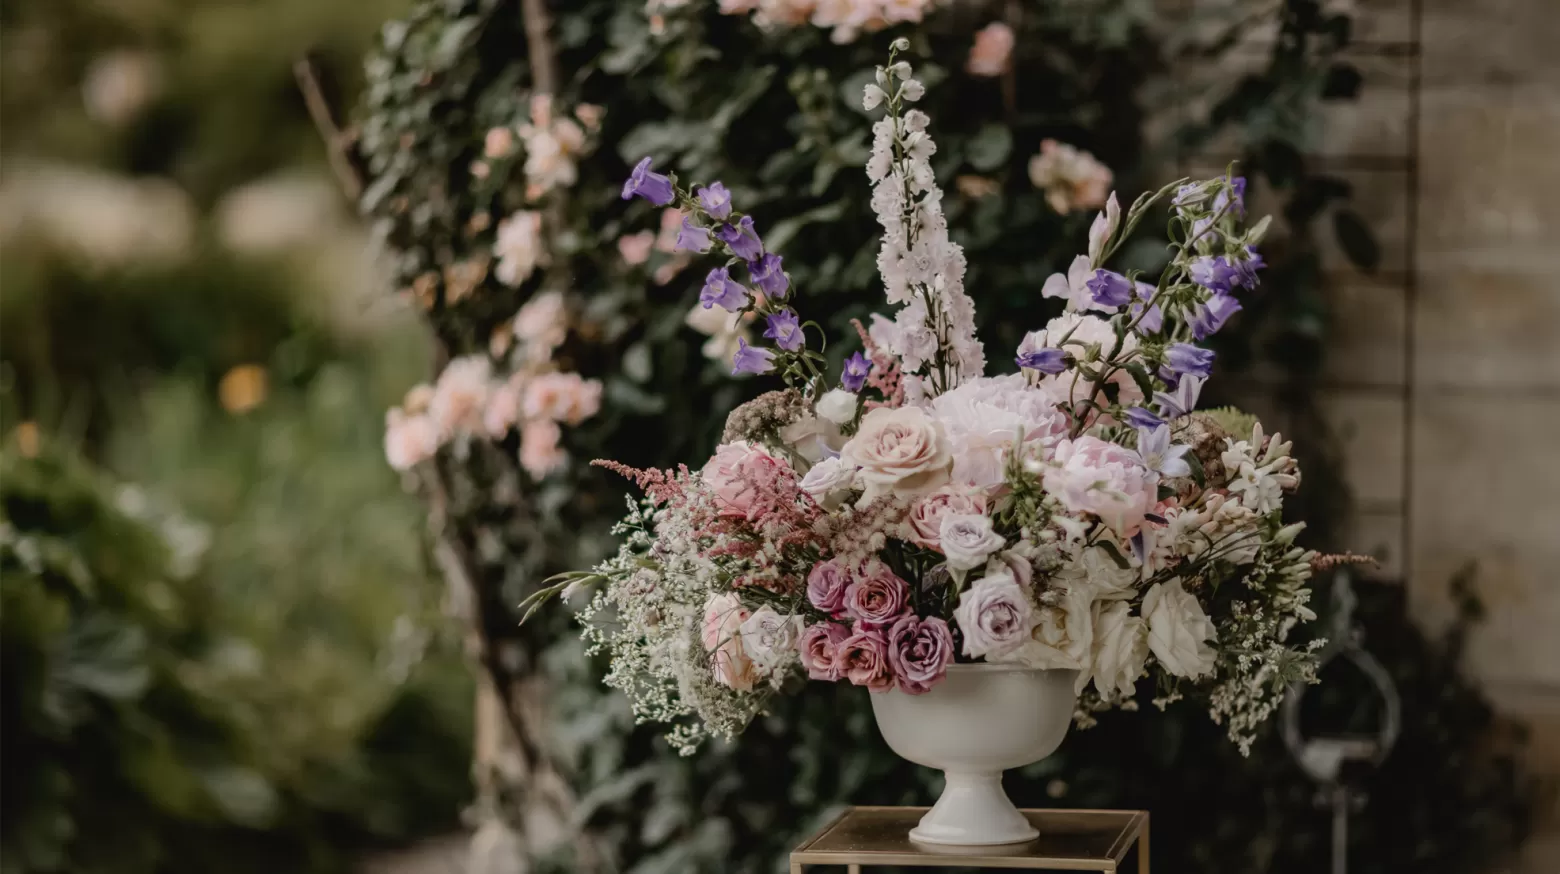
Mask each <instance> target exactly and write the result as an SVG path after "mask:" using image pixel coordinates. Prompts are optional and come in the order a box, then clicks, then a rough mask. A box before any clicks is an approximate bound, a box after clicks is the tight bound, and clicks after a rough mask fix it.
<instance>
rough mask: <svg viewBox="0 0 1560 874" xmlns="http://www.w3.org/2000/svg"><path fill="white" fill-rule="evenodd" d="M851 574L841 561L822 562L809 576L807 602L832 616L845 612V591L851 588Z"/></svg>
mask: <svg viewBox="0 0 1560 874" xmlns="http://www.w3.org/2000/svg"><path fill="white" fill-rule="evenodd" d="M850 583H851V573H850V571H849V570H847V569H846V568H845V567H844V566H842V565H841V564H840V562H839V559H829V560H828V561H820V562H818V563H817V564H815V565H813V569H812V572H810V573H809V574H807V600H808V601H809V602H811V604H812V605H813V606H814V607H817V608H818V609H819V610H822V611H823V612H825V613H828V614H830V615H831V616H838V615H840V614H841V613H842V612H843V611H844V610H845V591H846V589H848V588H850Z"/></svg>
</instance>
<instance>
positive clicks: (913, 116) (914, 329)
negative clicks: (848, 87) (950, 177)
mask: <svg viewBox="0 0 1560 874" xmlns="http://www.w3.org/2000/svg"><path fill="white" fill-rule="evenodd" d="M907 47H908V44H907V43H906V42H905V41H904V40H896V41H895V42H894V45H893V48H892V50H891V51H890V53H889V58H888V60H889V63H888V66H886V67H878V69H877V81H876V82H874V83H872V84H869V85H867V87H866V91H865V94H864V95H863V99H862V104H863V106H865V107H866V109H867V110H868V111H871V110H873V109H876V108H877V107H879V106H885V107H886V108H887V113H886V114H885V115H884V116H883V117H882V118H880V119H878V120H877V122H876V123H875V124H873V125H872V157H871V160H869V161H868V162H867V176H868V178H870V179H871V180H872V183H873V190H872V211H873V212H874V213H876V214H877V219H878V223H879V224H880V225H882V226H883V245H882V248H881V249H880V250H879V252H878V262H877V263H878V272H879V273H880V274H881V275H882V277H883V288H884V291H885V293H886V295H887V298H888V302H889V303H891V304H898V305H900V306H901V309H900V310H899V312H898V314H897V315H896V317H895V319H894V322H893V324H892V326H888V325H880V328H881V330H879V331H878V332H876V333H877V334H878V336H879V337H880V338H881V339H882V340H884V341H885V342H886V343H887V345H888V346H889V348H890V351H892V352H893V353H894V355H896V356H897V357H898V358H899V359H900V362H901V368H902V371H903V373H904V374H905V377H906V379H905V388H906V392H907V397H909V398H910V399H912V400H914V399H916V398H926V399H929V398H931V397H935V396H936V395H939V394H942V393H943V392H946V391H948V390H950V389H953V388H955V387H957V386H958V385H959V384H960V383H962V382H964V381H965V380H968V379H972V378H975V377H978V376H981V375H982V374H983V373H984V372H985V369H986V355H985V351H984V350H983V349H982V348H981V345H980V341H979V340H977V339H976V338H975V303H974V301H972V300H970V297H969V295H967V294H965V292H964V268H965V260H964V249H963V248H962V247H960V246H959V245H958V244H957V243H954V242H953V241H952V240H950V239H949V238H948V220H947V218H945V217H944V216H943V211H942V197H943V194H942V190H941V189H939V188H938V187H937V183H936V179H935V178H934V176H933V174H932V165H931V157H932V155H934V154H936V152H937V144H936V143H934V142H933V141H932V138H931V135H930V134H928V133H927V130H926V128H927V123H928V122H929V121H930V119H929V118H928V117H927V115H926V113H924V112H921V111H920V110H918V109H909V110H907V109H906V105H907V104H910V103H914V102H915V101H917V100H919V99H921V96H922V95H923V94H925V92H926V88H925V86H923V85H922V84H921V83H920V82H919V81H918V80H916V79H914V78H911V70H910V65H909V64H908V63H906V62H904V61H897V60H895V58H896V56H897V55H898V53H899V52H900V51H903V50H904V49H905V48H907Z"/></svg>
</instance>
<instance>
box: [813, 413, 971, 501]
mask: <svg viewBox="0 0 1560 874" xmlns="http://www.w3.org/2000/svg"><path fill="white" fill-rule="evenodd" d="M840 458H842V459H844V461H845V462H846V463H849V464H854V465H856V466H857V467H859V468H861V473H860V477H861V482H862V484H863V485H864V486H865V487H866V492H865V494H863V495H862V500H864V501H871V500H872V499H873V498H876V497H878V496H879V495H883V494H886V493H889V492H895V493H899V494H918V493H921V492H929V491H931V490H932V489H935V488H937V487H938V486H940V485H942V484H943V483H944V482H947V480H948V470H949V468H950V466H951V465H952V464H953V455H952V453H951V452H950V450H949V448H948V437H947V435H946V434H944V433H943V427H942V424H941V423H939V422H937V421H936V420H935V419H932V418H931V417H930V416H928V415H927V414H926V412H925V411H924V410H922V409H921V408H919V407H897V408H894V409H890V408H888V407H877V408H875V409H872V410H870V411H868V412H867V414H866V415H865V416H863V417H862V418H861V426H860V427H859V428H857V429H856V436H854V437H852V438H851V439H850V442H849V443H846V444H845V447H844V448H843V449H841V450H840Z"/></svg>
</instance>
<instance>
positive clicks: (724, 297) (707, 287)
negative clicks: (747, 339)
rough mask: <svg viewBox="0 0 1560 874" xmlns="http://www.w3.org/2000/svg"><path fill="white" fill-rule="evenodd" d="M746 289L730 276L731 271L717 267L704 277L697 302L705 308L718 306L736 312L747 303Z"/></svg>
mask: <svg viewBox="0 0 1560 874" xmlns="http://www.w3.org/2000/svg"><path fill="white" fill-rule="evenodd" d="M749 299H750V298H749V296H748V290H747V289H745V288H743V287H742V284H741V283H740V282H737V281H736V280H734V279H732V278H731V271H730V270H728V269H727V268H725V267H717V268H715V269H714V270H711V271H710V273H709V275H708V276H706V277H704V288H703V289H701V290H700V291H699V303H702V304H704V308H705V309H709V308H710V307H712V306H719V307H720V308H721V309H723V310H726V311H727V312H732V313H734V312H737V311H738V310H740V309H742V308H743V307H745V306H747V305H748V300H749Z"/></svg>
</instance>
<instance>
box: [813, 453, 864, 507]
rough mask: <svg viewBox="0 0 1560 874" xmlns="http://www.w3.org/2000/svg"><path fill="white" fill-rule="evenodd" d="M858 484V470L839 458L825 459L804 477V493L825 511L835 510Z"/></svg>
mask: <svg viewBox="0 0 1560 874" xmlns="http://www.w3.org/2000/svg"><path fill="white" fill-rule="evenodd" d="M855 482H856V468H855V467H854V466H853V465H849V464H846V463H845V462H843V461H841V460H840V459H838V458H825V459H824V460H822V461H820V462H818V463H817V464H815V465H813V466H812V469H810V470H808V471H807V475H806V476H804V477H802V483H801V486H802V491H804V492H806V493H807V494H809V495H812V499H813V500H815V501H817V502H818V505H819V506H821V507H823V508H824V509H825V510H833V509H834V508H836V507H838V506H839V505H840V503H841V502H843V501H844V500H845V496H846V495H847V494H849V492H850V488H851V485H852V484H854V483H855Z"/></svg>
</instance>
